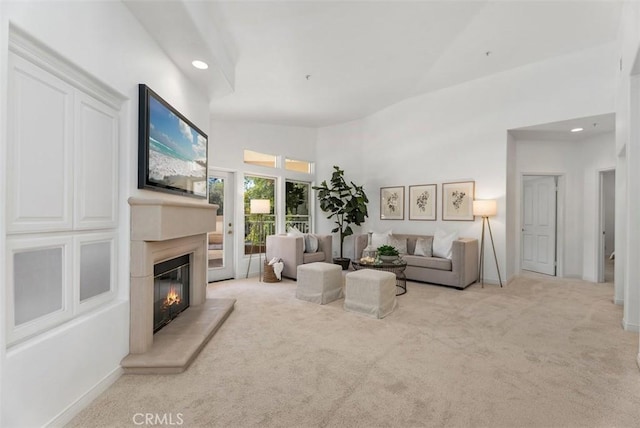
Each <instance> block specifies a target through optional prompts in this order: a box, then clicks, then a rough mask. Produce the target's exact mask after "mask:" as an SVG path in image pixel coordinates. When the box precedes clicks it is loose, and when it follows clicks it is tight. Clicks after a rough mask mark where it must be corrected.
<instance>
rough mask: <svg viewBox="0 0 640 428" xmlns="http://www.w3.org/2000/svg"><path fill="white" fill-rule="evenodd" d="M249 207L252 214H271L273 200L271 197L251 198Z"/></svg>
mask: <svg viewBox="0 0 640 428" xmlns="http://www.w3.org/2000/svg"><path fill="white" fill-rule="evenodd" d="M250 203H251V205H250V207H249V210H250V213H251V214H269V212H270V211H271V202H269V199H251V201H250Z"/></svg>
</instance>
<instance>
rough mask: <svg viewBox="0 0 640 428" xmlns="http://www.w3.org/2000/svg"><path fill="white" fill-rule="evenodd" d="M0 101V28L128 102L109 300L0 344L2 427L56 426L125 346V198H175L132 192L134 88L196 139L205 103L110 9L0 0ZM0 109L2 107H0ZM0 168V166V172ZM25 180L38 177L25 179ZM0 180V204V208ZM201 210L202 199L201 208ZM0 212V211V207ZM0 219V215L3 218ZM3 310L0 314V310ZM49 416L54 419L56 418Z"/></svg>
mask: <svg viewBox="0 0 640 428" xmlns="http://www.w3.org/2000/svg"><path fill="white" fill-rule="evenodd" d="M0 8H2V9H1V10H0V61H1V62H0V99H2V100H6V95H7V88H6V85H7V75H6V68H7V65H6V64H7V46H8V31H9V23H11V24H13V25H16V26H18V27H20V28H21V29H23V30H24V31H25V32H27V33H29V34H31V35H32V36H34V37H35V38H37V39H39V40H40V41H42V42H44V43H45V44H46V45H47V46H49V47H50V48H51V49H52V50H54V51H56V52H57V53H59V54H60V55H61V56H63V57H65V58H67V59H68V60H70V61H71V62H72V63H74V64H76V65H77V66H79V67H80V68H82V69H84V70H85V71H87V72H88V73H90V74H91V75H93V76H95V77H96V78H98V79H99V80H101V81H103V82H104V83H105V84H107V85H108V86H110V87H111V88H113V89H114V90H115V91H117V92H119V93H121V94H124V95H125V96H126V97H128V98H129V101H127V102H126V103H125V105H124V106H123V108H122V111H121V115H120V125H121V146H120V147H121V152H120V177H121V178H120V186H119V187H120V189H119V190H120V210H119V216H120V219H119V222H120V226H119V236H118V238H119V248H118V252H119V257H118V262H119V263H118V264H119V273H118V281H117V282H118V287H119V289H118V300H117V301H115V302H114V303H112V304H109V305H107V306H106V307H103V308H102V309H100V310H99V311H96V312H92V313H90V314H87V315H83V316H80V317H78V318H75V319H74V320H73V321H72V322H69V323H66V324H63V325H62V326H60V327H57V328H54V329H52V330H50V331H48V332H46V333H44V334H42V335H40V336H38V337H35V338H33V339H31V340H28V341H27V342H24V343H22V344H19V345H16V346H13V347H12V348H10V349H9V350H6V351H5V347H4V343H5V341H4V337H3V336H4V328H5V325H4V318H3V319H2V331H3V333H2V336H1V337H0V338H2V339H3V340H2V341H0V344H1V345H0V349H2V353H1V356H0V367H1V369H0V379H1V394H0V400H1V401H0V404H1V410H2V412H1V415H0V425H2V426H40V425H44V424H46V423H48V422H51V421H54V420H55V421H56V422H64V421H65V420H66V419H68V417H70V416H72V415H73V413H74V412H75V411H77V410H78V409H79V408H80V407H81V406H82V404H83V403H85V402H86V400H88V399H89V398H91V396H94V395H95V394H97V393H99V392H100V389H101V388H103V387H105V386H106V385H107V384H108V383H109V382H112V381H113V380H114V379H116V378H117V376H118V374H119V371H120V368H119V367H120V365H119V363H120V360H121V359H122V357H124V356H125V355H127V353H128V349H129V344H128V340H129V315H128V314H129V303H128V300H129V232H128V230H129V207H128V204H127V202H126V201H127V198H128V197H129V196H132V195H136V196H146V197H154V198H177V196H173V195H167V194H161V193H156V192H150V191H146V190H138V189H137V188H136V187H137V144H138V143H137V114H138V113H137V103H138V97H137V85H138V83H146V84H147V85H149V86H150V87H151V88H152V89H154V90H155V91H156V92H158V93H159V94H160V95H161V96H162V97H163V98H165V99H166V100H167V101H168V102H169V103H171V104H172V105H173V106H174V107H176V108H177V109H178V110H179V111H180V112H181V113H183V114H184V115H185V116H186V117H188V118H189V119H190V120H191V121H192V122H194V123H195V124H196V125H197V126H198V127H200V128H201V129H202V130H203V131H204V132H207V131H208V129H209V114H208V100H207V99H206V98H204V96H203V95H202V94H201V92H200V91H198V90H197V89H196V88H195V87H193V86H192V85H191V83H190V82H189V81H188V80H187V79H186V78H185V77H184V76H183V75H181V74H180V72H179V71H178V69H177V68H176V66H175V65H174V64H173V63H172V62H171V61H170V60H169V59H168V58H167V57H166V56H165V54H164V53H163V52H162V51H161V50H160V49H159V47H158V46H157V45H156V44H155V42H154V41H153V40H152V39H151V38H150V37H149V36H148V34H147V33H146V32H145V31H144V30H143V29H142V27H141V26H140V25H139V24H138V22H137V21H136V20H135V19H134V18H133V17H132V15H131V14H130V13H129V11H128V9H126V8H125V7H124V6H123V5H122V3H120V2H85V3H81V2H63V1H57V2H29V1H20V2H0ZM0 104H1V105H2V106H1V107H0V108H4V105H5V103H0ZM0 113H1V114H0V123H2V124H3V126H2V127H0V129H2V130H3V131H2V132H1V133H0V158H1V160H2V162H5V160H4V154H5V152H6V145H7V141H6V134H5V132H4V130H5V129H6V126H4V124H5V123H6V112H5V111H4V110H0ZM2 166H3V168H2V170H3V171H4V166H5V165H2ZM34 179H41V177H38V176H37V174H34ZM4 180H5V176H4V174H2V175H0V189H2V194H0V206H3V207H4V206H5V201H6V194H5V193H4V189H5V182H4ZM203 203H204V202H203ZM1 211H4V210H1ZM3 216H4V212H2V213H0V219H3ZM0 224H2V226H0V228H2V229H0V231H1V232H2V233H0V255H2V257H0V289H1V291H2V292H1V293H0V296H2V297H1V298H2V302H0V303H1V308H2V309H4V307H5V295H6V284H5V266H4V263H5V257H4V251H5V233H4V232H5V230H4V221H0ZM2 312H3V313H4V310H2ZM56 418H57V419H56Z"/></svg>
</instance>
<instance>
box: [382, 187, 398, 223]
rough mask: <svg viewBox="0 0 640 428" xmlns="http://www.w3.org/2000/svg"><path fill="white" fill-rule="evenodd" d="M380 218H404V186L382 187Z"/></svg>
mask: <svg viewBox="0 0 640 428" xmlns="http://www.w3.org/2000/svg"><path fill="white" fill-rule="evenodd" d="M380 220H404V186H396V187H381V188H380Z"/></svg>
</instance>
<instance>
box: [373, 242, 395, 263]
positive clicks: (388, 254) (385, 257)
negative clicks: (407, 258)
mask: <svg viewBox="0 0 640 428" xmlns="http://www.w3.org/2000/svg"><path fill="white" fill-rule="evenodd" d="M399 255H400V252H398V249H397V248H396V247H393V246H391V245H381V246H379V247H378V256H380V259H381V260H382V261H383V262H388V261H393V260H396V259H397V258H398V256H399Z"/></svg>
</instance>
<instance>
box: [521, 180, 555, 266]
mask: <svg viewBox="0 0 640 428" xmlns="http://www.w3.org/2000/svg"><path fill="white" fill-rule="evenodd" d="M556 189H557V178H556V177H554V176H525V177H524V181H523V192H522V194H523V203H522V205H523V207H522V214H523V215H522V269H524V270H530V271H534V272H539V273H544V274H547V275H554V276H555V274H556Z"/></svg>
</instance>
